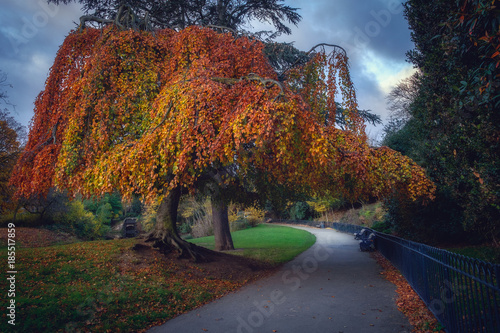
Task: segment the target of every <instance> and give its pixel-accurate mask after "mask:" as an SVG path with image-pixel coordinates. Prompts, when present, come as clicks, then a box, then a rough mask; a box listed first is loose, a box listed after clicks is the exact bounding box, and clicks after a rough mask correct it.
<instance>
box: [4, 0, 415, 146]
mask: <svg viewBox="0 0 500 333" xmlns="http://www.w3.org/2000/svg"><path fill="white" fill-rule="evenodd" d="M285 3H286V4H288V5H289V6H292V7H295V8H300V9H299V13H300V15H302V21H301V22H300V23H299V25H298V26H297V27H293V32H292V35H287V36H282V37H281V40H283V41H287V42H292V41H294V42H295V46H296V47H297V48H299V49H301V50H304V51H308V50H309V49H310V48H311V47H312V46H314V45H316V44H318V43H323V42H325V43H331V44H337V45H340V46H342V47H344V48H345V49H346V50H347V52H348V55H349V57H350V62H351V74H352V78H353V81H354V84H355V86H356V88H357V96H358V102H359V105H360V108H361V109H369V110H372V112H374V113H376V114H379V115H380V116H382V119H383V120H386V119H387V110H386V100H385V97H386V95H387V94H388V93H389V91H390V90H391V89H392V88H393V87H394V85H395V84H397V83H398V82H399V81H400V80H401V79H403V78H405V77H407V76H409V75H410V74H411V73H412V66H411V64H409V63H407V62H406V58H405V53H406V51H408V50H410V49H411V48H413V44H412V42H411V40H410V31H409V30H408V24H407V22H406V20H405V19H404V17H403V6H402V5H401V0H314V1H312V0H286V1H285ZM81 15H82V12H81V10H80V6H79V5H77V4H73V5H61V6H55V5H53V4H51V5H48V4H47V3H46V0H2V2H1V4H0V70H2V71H3V72H4V73H6V74H7V75H8V78H7V81H8V83H10V84H11V85H12V86H13V87H12V88H8V87H7V88H5V89H4V90H6V92H7V94H8V95H9V99H10V101H11V103H12V104H14V105H15V109H14V108H12V107H11V108H10V110H11V112H12V115H13V116H14V117H15V118H16V119H17V120H18V121H19V122H20V123H21V124H23V125H26V126H27V125H28V123H29V121H30V119H31V117H32V116H33V102H34V100H35V98H36V96H37V95H38V93H39V92H40V91H41V90H43V87H44V83H45V79H46V78H47V74H48V71H49V68H50V66H51V65H52V63H53V61H54V58H55V56H56V53H57V50H58V48H59V46H60V45H61V44H62V42H63V40H64V38H65V37H66V36H67V35H68V33H69V31H70V30H71V29H73V28H75V27H76V23H75V22H77V21H78V19H79V17H80V16H81ZM253 26H254V28H255V29H259V28H260V27H261V26H260V25H259V24H255V25H253ZM259 30H260V29H259ZM381 129H382V126H377V127H375V128H373V127H371V126H370V127H368V128H367V132H368V134H369V136H370V137H372V138H375V137H377V136H378V137H380V132H381Z"/></svg>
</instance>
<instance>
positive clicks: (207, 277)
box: [0, 226, 314, 332]
mask: <svg viewBox="0 0 500 333" xmlns="http://www.w3.org/2000/svg"><path fill="white" fill-rule="evenodd" d="M280 235H281V237H280ZM310 236H311V235H310V234H309V233H306V232H299V233H297V232H296V230H295V229H291V228H284V227H275V226H260V227H257V228H252V229H248V230H244V231H240V232H235V233H234V238H235V244H237V246H239V247H245V249H244V250H243V251H239V254H241V255H243V256H248V257H252V258H262V260H265V261H267V263H266V264H265V265H262V267H269V264H268V263H275V264H277V263H281V262H283V261H286V260H288V259H291V258H293V257H294V256H295V255H297V254H298V253H300V251H303V250H305V249H306V248H307V247H308V246H310V245H311V244H312V243H313V242H314V240H313V239H311V237H310ZM200 241H203V240H198V242H200ZM136 242H137V240H135V239H123V240H113V241H93V242H81V243H75V244H68V245H57V246H49V247H40V248H17V249H16V264H15V269H16V270H17V274H15V294H16V295H15V298H13V299H14V300H15V305H16V309H15V310H16V313H15V314H16V318H15V323H16V326H15V327H13V326H11V325H9V324H8V323H7V321H8V320H9V318H8V317H7V316H6V311H4V312H3V313H2V315H1V322H0V331H1V332H65V331H82V332H105V331H110V332H119V331H122V332H140V331H145V330H146V329H147V328H148V327H151V326H154V325H159V324H161V323H163V322H165V321H167V320H168V319H171V318H173V317H175V316H177V315H178V314H181V313H184V312H187V311H189V310H191V309H193V308H196V307H198V306H200V305H202V304H204V303H207V302H209V301H211V300H213V299H215V298H217V297H220V296H222V295H224V294H226V293H227V292H230V291H233V290H235V289H237V288H239V287H241V286H242V285H243V284H245V283H246V282H248V281H249V280H251V279H254V278H256V277H258V276H260V275H265V274H268V272H269V270H267V271H266V269H263V270H261V271H257V272H255V271H254V270H253V269H250V268H249V266H247V265H246V264H247V263H246V262H245V260H247V261H248V260H249V259H245V258H244V257H237V256H230V255H226V254H221V256H223V257H221V259H220V261H215V262H209V263H196V264H195V263H192V262H189V261H187V260H178V259H176V258H175V256H173V255H171V256H168V257H165V256H163V255H161V254H159V253H158V252H157V251H155V250H153V249H151V248H149V247H146V246H139V247H134V245H135V244H136ZM242 244H243V245H242ZM296 244H300V245H299V248H300V250H299V249H296V250H295V251H292V249H291V248H292V247H295V246H296ZM1 250H2V251H1V256H0V260H2V261H3V262H5V263H6V262H7V249H6V248H2V249H1ZM252 265H253V267H254V268H255V260H252ZM0 289H1V290H2V291H3V292H4V297H3V298H2V299H4V300H6V298H5V296H6V291H7V290H9V286H8V285H7V280H6V279H2V280H0ZM4 310H5V307H4Z"/></svg>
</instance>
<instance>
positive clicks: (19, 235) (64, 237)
mask: <svg viewBox="0 0 500 333" xmlns="http://www.w3.org/2000/svg"><path fill="white" fill-rule="evenodd" d="M7 230H8V229H7V228H0V243H1V244H4V245H6V244H7ZM15 230H16V233H15V235H16V237H15V238H14V239H15V241H16V245H20V246H21V247H45V246H51V245H54V244H62V243H72V242H74V241H77V239H76V238H75V237H74V236H71V235H70V234H68V233H64V232H54V231H51V230H47V229H39V228H20V227H16V229H15Z"/></svg>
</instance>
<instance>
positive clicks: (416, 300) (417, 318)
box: [371, 252, 444, 333]
mask: <svg viewBox="0 0 500 333" xmlns="http://www.w3.org/2000/svg"><path fill="white" fill-rule="evenodd" d="M371 254H372V256H373V258H374V259H375V260H377V262H378V264H379V265H380V266H382V268H383V269H384V270H383V272H382V273H381V274H382V275H384V276H385V278H386V279H387V280H389V281H390V282H392V283H394V284H395V285H396V286H397V289H396V292H397V293H398V295H399V297H398V299H397V300H396V304H397V306H398V310H399V311H401V312H402V313H403V314H404V315H405V316H406V317H407V318H408V320H409V322H410V324H411V325H412V326H413V331H412V332H415V333H428V332H439V333H444V331H443V330H441V329H440V327H441V325H440V324H439V322H438V320H437V319H436V317H434V315H433V314H432V312H431V311H430V310H429V309H428V308H427V306H426V305H425V303H424V302H423V301H422V300H421V299H420V297H419V296H418V295H417V293H416V292H415V291H414V290H413V288H412V287H411V286H410V285H409V284H408V281H406V279H405V278H404V277H403V275H401V273H400V272H399V271H398V270H397V269H396V268H395V267H394V266H393V265H392V264H391V263H390V262H389V261H388V260H387V259H386V258H384V256H383V255H382V254H380V253H378V252H372V253H371Z"/></svg>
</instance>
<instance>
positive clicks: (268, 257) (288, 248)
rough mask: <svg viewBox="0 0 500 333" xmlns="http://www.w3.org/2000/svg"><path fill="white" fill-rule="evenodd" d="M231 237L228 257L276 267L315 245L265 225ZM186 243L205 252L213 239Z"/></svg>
mask: <svg viewBox="0 0 500 333" xmlns="http://www.w3.org/2000/svg"><path fill="white" fill-rule="evenodd" d="M232 237H233V243H234V248H235V249H236V251H229V252H230V253H231V254H237V255H243V256H245V257H250V258H254V259H258V260H264V261H267V262H269V263H276V264H280V263H284V262H287V261H290V260H292V259H293V258H295V257H296V256H297V255H298V254H300V253H302V252H304V251H305V250H307V249H308V248H309V247H311V245H313V244H314V242H315V241H316V237H315V236H314V235H313V234H311V233H309V232H307V231H304V230H299V229H294V228H290V227H283V226H278V225H269V224H260V225H258V226H257V227H255V228H251V229H246V230H241V231H236V232H233V233H232ZM189 241H190V242H192V243H195V244H197V245H200V246H203V247H206V248H209V249H213V248H214V237H213V236H209V237H202V238H195V239H190V240H189Z"/></svg>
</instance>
